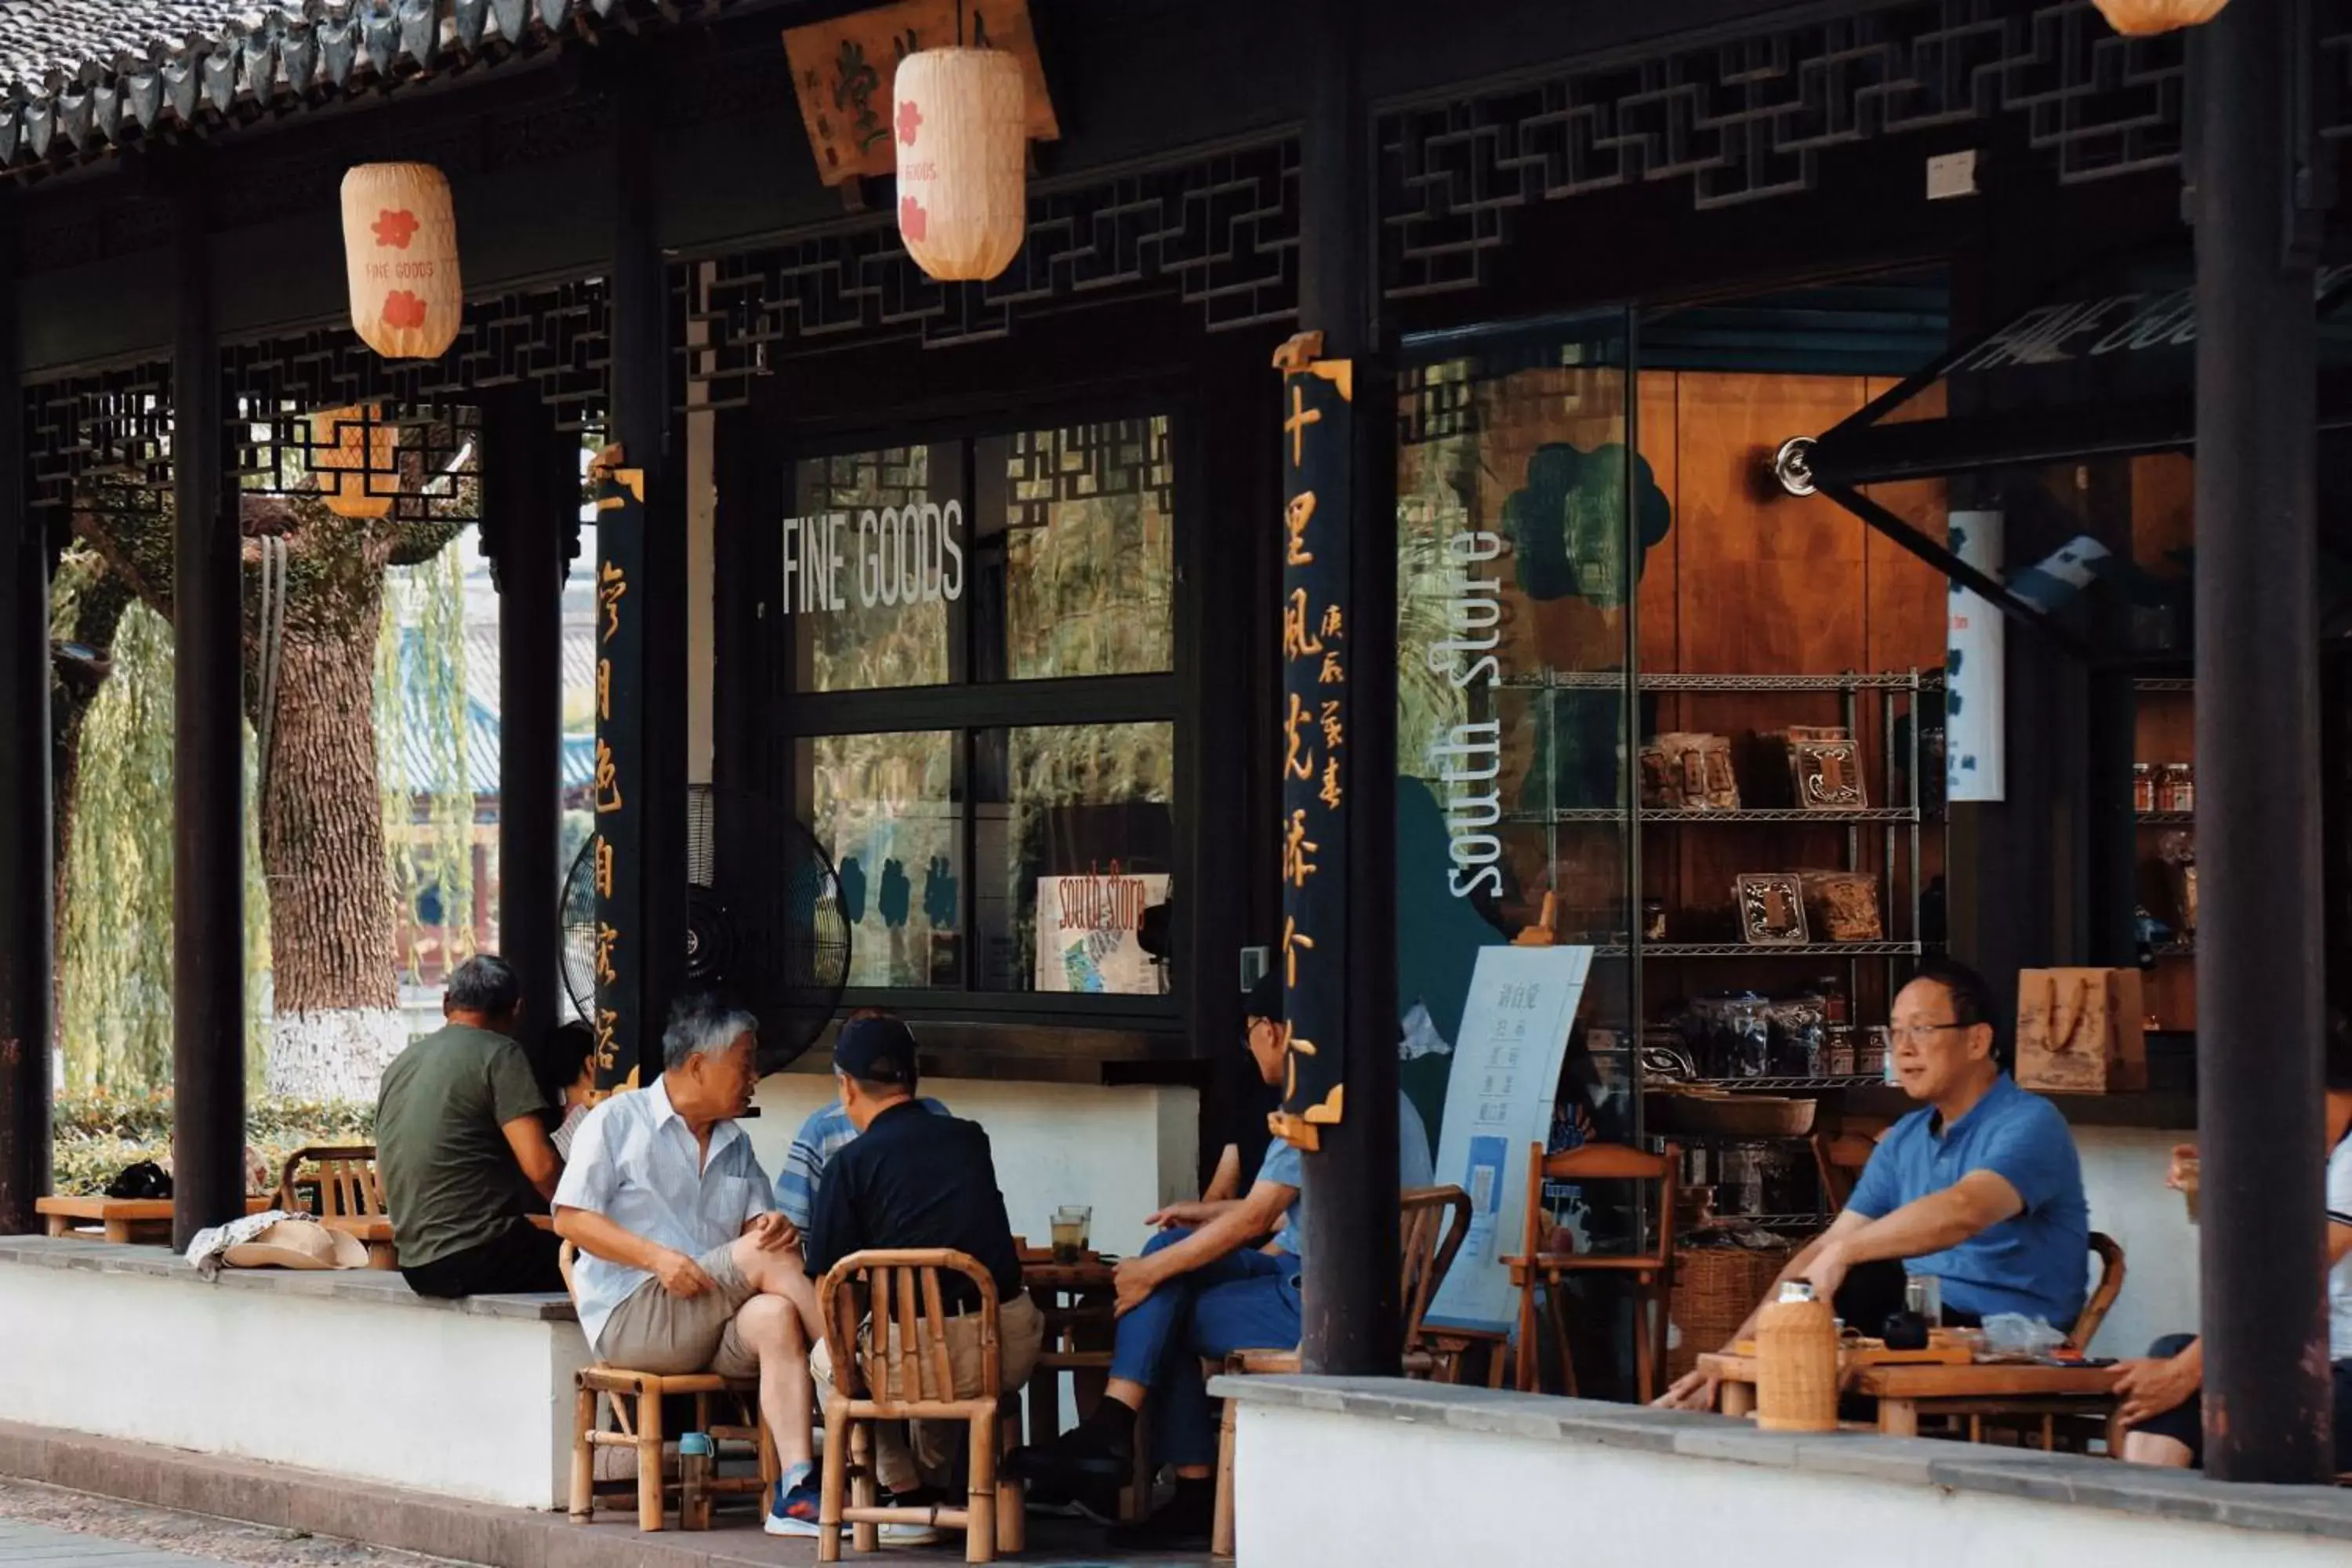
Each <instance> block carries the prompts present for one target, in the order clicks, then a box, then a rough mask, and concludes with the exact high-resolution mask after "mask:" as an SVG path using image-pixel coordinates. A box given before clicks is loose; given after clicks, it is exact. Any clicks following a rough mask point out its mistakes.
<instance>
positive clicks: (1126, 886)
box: [972, 724, 1176, 995]
mask: <svg viewBox="0 0 2352 1568" xmlns="http://www.w3.org/2000/svg"><path fill="white" fill-rule="evenodd" d="M1175 752H1176V727H1175V726H1174V725H1173V724H1066V725H1038V726H1031V727H1024V728H1021V729H1014V730H992V731H982V733H981V734H979V735H978V736H976V737H975V750H974V764H973V765H974V788H973V792H972V793H973V797H974V800H975V803H976V804H975V805H974V808H973V809H974V813H975V815H976V816H977V818H978V861H979V868H980V883H979V887H978V888H977V889H976V891H977V893H978V895H979V900H980V901H979V907H978V910H977V916H976V918H977V920H978V921H979V927H980V934H981V949H982V974H981V984H982V986H983V987H984V988H985V989H988V990H997V991H1033V990H1034V991H1067V992H1084V993H1096V994H1128V995H1156V994H1159V993H1160V992H1161V991H1162V990H1164V989H1165V984H1164V981H1163V975H1162V971H1161V970H1160V967H1159V966H1158V965H1156V964H1154V963H1152V962H1151V961H1150V958H1149V957H1148V956H1147V955H1146V954H1145V952H1144V951H1143V949H1142V947H1141V945H1140V944H1139V936H1140V930H1141V921H1142V914H1143V911H1144V910H1146V909H1148V908H1149V907H1150V906H1151V905H1153V904H1158V903H1164V902H1165V901H1167V899H1168V896H1169V871H1170V868H1171V866H1172V865H1173V863H1174V856H1175V818H1174V814H1173V810H1172V807H1171V801H1172V800H1173V797H1174V793H1175V790H1174V779H1175Z"/></svg>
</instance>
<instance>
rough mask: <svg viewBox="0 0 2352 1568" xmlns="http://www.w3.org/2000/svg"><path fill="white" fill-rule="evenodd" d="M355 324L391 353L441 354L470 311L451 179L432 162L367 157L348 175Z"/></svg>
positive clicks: (347, 270)
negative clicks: (369, 159) (459, 262)
mask: <svg viewBox="0 0 2352 1568" xmlns="http://www.w3.org/2000/svg"><path fill="white" fill-rule="evenodd" d="M343 268H344V274H345V278H346V279H347V281H348V283H349V285H350V289H351V309H352V331H355V332H357V333H358V334H359V335H360V337H361V338H362V340H363V341H364V342H366V343H367V346H368V347H370V348H372V349H373V350H375V352H376V353H380V354H382V355H383V357H384V358H386V359H438V358H440V357H441V355H442V354H443V353H446V352H447V350H448V347H449V345H450V344H451V343H452V342H456V341H457V328H458V325H459V323H460V322H461V321H463V319H464V317H465V311H466V289H465V283H464V280H463V279H461V278H460V277H459V276H458V271H457V209H456V208H455V206H454V205H452V204H451V202H450V199H449V182H448V180H447V179H446V178H445V177H444V176H443V175H442V173H441V171H440V170H438V169H436V168H435V167H434V166H433V165H432V164H430V163H361V164H359V165H357V166H356V167H354V168H353V169H352V171H351V172H350V173H349V174H345V175H344V176H343Z"/></svg>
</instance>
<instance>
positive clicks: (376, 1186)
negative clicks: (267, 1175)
mask: <svg viewBox="0 0 2352 1568" xmlns="http://www.w3.org/2000/svg"><path fill="white" fill-rule="evenodd" d="M306 1190H307V1191H308V1192H309V1193H310V1194H311V1196H312V1197H313V1198H314V1199H315V1200H316V1202H315V1204H305V1203H304V1202H303V1201H302V1194H303V1193H304V1192H305V1191H306ZM278 1207H279V1208H281V1209H284V1210H285V1211H286V1212H287V1213H289V1214H315V1215H318V1216H319V1223H320V1224H321V1225H323V1226H329V1227H331V1228H332V1229H335V1230H340V1231H344V1232H346V1233H348V1234H350V1235H352V1236H354V1237H358V1238H359V1239H360V1240H361V1241H362V1243H364V1244H365V1245H366V1247H367V1249H368V1267H369V1268H398V1267H399V1265H400V1258H399V1255H398V1254H397V1252H395V1251H394V1247H393V1242H392V1219H391V1216H390V1215H386V1214H385V1213H384V1207H383V1177H382V1176H381V1175H380V1174H379V1173H378V1172H377V1169H376V1155H375V1145H374V1144H373V1143H341V1144H317V1145H314V1146H312V1147H310V1148H308V1149H297V1150H296V1151H294V1152H293V1153H292V1154H289V1156H287V1159H286V1164H285V1168H284V1169H283V1171H282V1172H280V1173H279V1175H278Z"/></svg>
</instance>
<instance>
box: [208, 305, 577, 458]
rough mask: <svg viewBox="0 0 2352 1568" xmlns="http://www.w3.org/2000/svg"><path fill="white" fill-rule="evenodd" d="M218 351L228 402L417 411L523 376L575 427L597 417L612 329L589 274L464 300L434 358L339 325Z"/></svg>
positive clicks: (559, 418)
mask: <svg viewBox="0 0 2352 1568" xmlns="http://www.w3.org/2000/svg"><path fill="white" fill-rule="evenodd" d="M222 360H223V373H224V375H225V378H226V379H225V381H224V384H223V391H224V393H225V394H226V397H227V398H228V400H229V404H230V405H231V406H235V405H236V400H238V399H248V400H251V401H252V402H254V403H256V404H257V405H261V406H264V407H283V408H291V409H299V410H314V409H322V408H345V407H350V406H352V405H355V404H366V403H375V404H382V405H385V406H387V407H391V408H398V409H404V410H408V411H410V412H412V413H421V412H422V411H425V410H429V409H436V408H446V407H451V406H455V405H471V404H473V403H475V402H477V401H478V393H480V392H481V391H483V390H486V389H488V388H490V387H496V386H510V385H513V384H517V383H520V382H528V383H530V384H532V385H534V386H536V387H537V388H538V390H539V395H540V396H541V398H542V399H543V400H544V401H546V402H547V403H548V404H549V405H551V407H552V408H554V410H555V412H556V422H557V424H558V426H560V427H562V428H563V429H567V430H579V429H585V428H587V427H589V426H593V425H594V424H595V423H596V422H597V421H598V420H600V419H602V418H603V417H604V407H605V403H606V399H607V397H608V395H609V393H608V390H607V389H608V386H609V380H610V377H609V372H610V368H611V361H612V332H611V326H610V321H609V316H608V310H607V301H606V297H605V293H604V286H603V284H602V283H600V282H597V281H594V280H593V279H592V280H588V281H583V282H576V283H564V284H560V285H558V286H556V287H554V288H551V289H536V290H532V291H530V292H527V293H519V294H507V295H501V296H499V298H497V299H494V300H478V301H476V302H474V303H473V304H470V305H468V306H467V307H466V319H465V323H464V325H463V326H462V327H461V328H460V329H459V331H458V333H457V342H454V343H452V344H451V345H450V346H449V352H448V353H445V354H443V355H442V356H441V357H440V358H439V359H434V360H387V359H384V358H383V356H381V355H379V354H378V353H375V351H374V350H373V349H371V348H369V347H368V346H367V345H366V344H365V343H362V342H360V340H359V339H358V337H357V336H355V335H354V334H353V333H352V332H351V331H348V330H346V329H344V328H341V327H320V328H315V329H313V330H311V331H307V332H299V333H294V334H290V335H288V336H282V337H275V338H268V339H264V340H261V341H258V342H245V343H236V344H231V345H229V346H228V347H226V349H224V350H223V353H222Z"/></svg>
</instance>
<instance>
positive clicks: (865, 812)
mask: <svg viewBox="0 0 2352 1568" xmlns="http://www.w3.org/2000/svg"><path fill="white" fill-rule="evenodd" d="M957 741H958V736H957V734H956V732H955V731H951V730H929V731H923V730H917V731H899V732H896V733H889V734H877V735H820V736H814V737H811V738H808V739H804V740H803V741H801V742H798V743H797V744H796V745H795V746H794V748H793V751H794V763H795V769H794V771H795V772H796V773H798V774H799V778H800V786H801V798H802V799H803V801H805V802H807V803H808V820H809V827H810V831H811V832H813V833H814V835H815V837H816V841H817V843H818V844H820V845H821V846H823V847H824V852H825V853H826V854H827V855H828V856H830V857H831V858H832V859H833V863H834V867H835V870H836V871H837V873H838V874H839V876H840V878H841V897H842V906H843V909H844V910H845V912H846V913H847V914H848V916H849V922H850V926H851V937H850V974H849V983H850V984H852V985H872V986H893V987H930V986H942V985H945V986H952V985H956V984H960V982H961V970H962V954H961V943H962V940H963V895H962V889H961V882H962V879H963V845H964V833H963V815H964V809H963V795H962V791H961V788H960V787H959V780H958V778H957V773H958V771H959V770H958V767H957V761H956V752H957Z"/></svg>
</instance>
